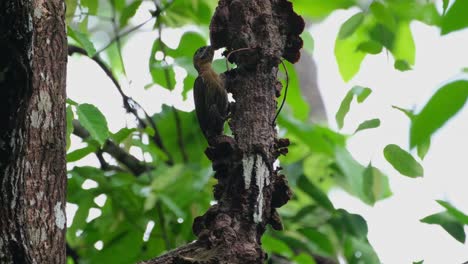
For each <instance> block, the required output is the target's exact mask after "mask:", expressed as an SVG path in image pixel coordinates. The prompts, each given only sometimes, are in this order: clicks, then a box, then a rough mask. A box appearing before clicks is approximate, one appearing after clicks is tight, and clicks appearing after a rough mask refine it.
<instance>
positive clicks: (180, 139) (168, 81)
mask: <svg viewBox="0 0 468 264" xmlns="http://www.w3.org/2000/svg"><path fill="white" fill-rule="evenodd" d="M158 31H159V38H158V41H159V48H160V49H161V51H162V52H163V54H164V55H163V61H164V62H165V63H167V61H166V48H165V46H164V43H163V42H162V27H161V24H159V23H158ZM164 77H165V78H166V84H167V86H168V88H169V90H172V89H173V88H174V85H173V83H172V81H171V78H170V73H169V69H168V68H167V67H164ZM172 112H173V113H174V119H175V123H176V130H177V143H178V144H179V149H180V153H181V154H182V160H183V161H184V163H187V162H188V155H187V151H186V150H185V144H184V138H183V134H182V121H181V120H180V116H179V113H178V112H177V109H175V107H174V106H172Z"/></svg>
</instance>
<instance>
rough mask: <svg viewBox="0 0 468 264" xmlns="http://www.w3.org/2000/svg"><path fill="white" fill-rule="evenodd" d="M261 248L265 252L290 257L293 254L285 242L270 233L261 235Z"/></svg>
mask: <svg viewBox="0 0 468 264" xmlns="http://www.w3.org/2000/svg"><path fill="white" fill-rule="evenodd" d="M262 248H263V249H265V250H266V251H267V252H270V253H276V254H279V255H281V256H284V257H288V258H290V257H292V256H294V253H293V251H292V250H291V248H289V246H288V245H287V244H286V243H284V242H283V241H281V240H279V239H276V238H274V237H272V236H270V235H264V236H263V237H262Z"/></svg>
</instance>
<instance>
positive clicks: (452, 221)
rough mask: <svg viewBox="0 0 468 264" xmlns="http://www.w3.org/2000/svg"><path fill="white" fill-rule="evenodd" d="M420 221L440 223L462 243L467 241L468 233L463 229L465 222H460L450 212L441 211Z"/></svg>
mask: <svg viewBox="0 0 468 264" xmlns="http://www.w3.org/2000/svg"><path fill="white" fill-rule="evenodd" d="M420 221H421V222H423V223H426V224H435V225H440V226H441V227H442V228H443V229H445V231H447V232H448V233H449V234H450V235H451V236H452V237H453V238H455V239H456V240H458V241H459V242H460V243H465V240H466V234H465V230H464V229H463V224H461V223H460V222H458V220H457V219H456V218H455V217H454V216H452V215H451V214H449V213H448V212H441V213H437V214H433V215H430V216H426V217H424V218H423V219H421V220H420Z"/></svg>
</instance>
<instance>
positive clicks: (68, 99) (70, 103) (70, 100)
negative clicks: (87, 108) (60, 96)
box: [66, 98, 78, 106]
mask: <svg viewBox="0 0 468 264" xmlns="http://www.w3.org/2000/svg"><path fill="white" fill-rule="evenodd" d="M66 102H67V104H69V105H73V106H77V105H78V103H77V102H75V101H73V100H72V99H70V98H67V101H66Z"/></svg>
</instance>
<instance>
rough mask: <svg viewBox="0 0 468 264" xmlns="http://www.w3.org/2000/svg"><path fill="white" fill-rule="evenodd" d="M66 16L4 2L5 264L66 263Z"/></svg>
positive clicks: (0, 63) (1, 235)
mask: <svg viewBox="0 0 468 264" xmlns="http://www.w3.org/2000/svg"><path fill="white" fill-rule="evenodd" d="M64 15H65V4H64V2H63V1H62V0H50V1H42V0H11V1H0V32H1V34H0V93H1V95H0V108H1V109H0V122H1V125H0V177H1V178H0V205H1V206H0V215H1V217H0V263H26V264H28V263H65V230H66V219H65V203H66V202H65V190H66V161H65V145H66V143H65V99H66V95H65V76H66V61H67V53H66V51H67V49H66V45H67V43H66V42H67V39H66V34H65V22H64Z"/></svg>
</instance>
